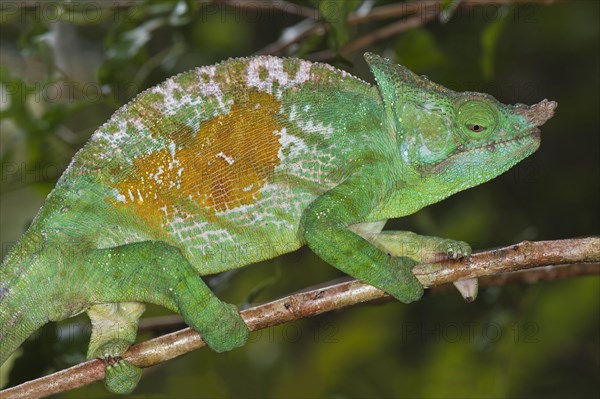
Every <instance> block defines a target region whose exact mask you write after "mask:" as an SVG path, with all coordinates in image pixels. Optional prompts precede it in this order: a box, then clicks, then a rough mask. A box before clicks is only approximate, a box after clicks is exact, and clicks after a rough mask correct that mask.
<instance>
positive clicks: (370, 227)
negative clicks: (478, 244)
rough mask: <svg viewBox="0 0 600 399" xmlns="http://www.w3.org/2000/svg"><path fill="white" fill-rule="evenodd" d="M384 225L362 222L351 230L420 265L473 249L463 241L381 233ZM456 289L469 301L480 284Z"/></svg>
mask: <svg viewBox="0 0 600 399" xmlns="http://www.w3.org/2000/svg"><path fill="white" fill-rule="evenodd" d="M384 224H385V222H383V223H382V222H374V223H360V224H357V225H354V226H350V229H351V230H352V231H354V232H355V233H356V234H358V235H360V236H361V237H363V238H364V239H365V240H367V241H369V242H371V243H372V244H373V245H375V246H376V247H377V248H379V249H381V250H382V251H385V252H387V253H388V254H390V255H391V256H401V257H402V256H403V257H408V258H410V259H412V260H414V261H415V262H417V263H434V262H439V261H440V260H444V259H458V258H463V257H468V256H469V255H470V254H471V247H470V246H469V244H467V243H466V242H464V241H455V240H449V239H445V238H439V237H432V236H421V235H418V234H415V233H413V232H411V231H381V229H382V228H383V225H384ZM454 286H455V287H456V288H457V289H458V291H459V292H460V294H461V295H462V297H463V298H464V299H465V300H466V301H467V302H472V301H473V300H475V298H476V297H477V292H478V289H479V283H478V281H477V279H476V278H473V279H465V280H459V281H455V282H454Z"/></svg>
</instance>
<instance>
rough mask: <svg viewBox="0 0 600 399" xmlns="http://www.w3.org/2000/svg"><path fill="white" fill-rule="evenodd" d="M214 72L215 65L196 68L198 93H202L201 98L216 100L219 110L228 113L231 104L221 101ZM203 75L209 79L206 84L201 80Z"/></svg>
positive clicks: (221, 94) (220, 93) (221, 93)
mask: <svg viewBox="0 0 600 399" xmlns="http://www.w3.org/2000/svg"><path fill="white" fill-rule="evenodd" d="M216 70H217V67H216V66H215V65H210V66H204V67H200V68H196V74H197V75H198V81H199V89H200V93H202V95H203V96H207V97H214V98H215V99H216V100H217V102H218V103H219V107H220V108H221V110H222V111H223V112H224V113H227V112H229V108H230V107H231V103H232V102H229V103H228V104H225V102H224V101H223V92H222V91H221V88H220V87H219V85H218V84H217V83H216V82H215V72H216ZM204 74H206V75H208V77H209V79H208V82H206V83H205V82H204V79H203V78H202V75H204Z"/></svg>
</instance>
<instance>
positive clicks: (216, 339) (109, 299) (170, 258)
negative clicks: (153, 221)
mask: <svg viewBox="0 0 600 399" xmlns="http://www.w3.org/2000/svg"><path fill="white" fill-rule="evenodd" d="M86 266H87V267H88V270H90V275H88V277H89V278H90V280H89V281H90V282H93V284H87V286H88V288H89V289H90V290H92V296H93V303H103V304H105V305H101V306H99V307H96V306H94V307H93V308H90V311H91V313H90V317H91V318H92V323H93V324H94V325H98V326H105V325H107V324H108V325H112V326H113V327H114V325H115V320H116V323H123V324H124V325H123V326H119V327H118V328H117V329H116V330H115V331H118V332H122V333H123V334H124V338H125V339H120V340H118V341H115V340H114V335H113V336H110V334H109V335H101V334H100V333H96V334H93V335H92V342H91V345H90V346H91V348H90V354H93V355H94V356H98V354H99V355H100V357H104V355H105V353H103V352H104V350H103V349H106V348H107V347H108V348H109V349H110V350H111V351H112V352H113V355H111V356H113V357H114V356H117V357H118V356H120V355H122V353H123V352H124V350H125V349H127V346H128V345H125V342H129V343H131V342H133V340H134V339H135V330H136V327H137V318H138V317H139V315H140V314H141V312H142V311H143V309H141V308H139V307H137V308H136V307H135V306H134V305H132V304H131V303H130V302H133V301H139V302H148V303H155V304H158V305H161V306H164V307H166V308H168V309H171V310H173V311H176V312H179V313H180V314H181V315H182V316H183V319H184V321H185V322H186V323H187V324H188V325H189V326H190V327H192V328H193V329H195V330H196V331H198V332H199V333H200V334H201V335H202V338H203V339H204V340H205V342H206V343H207V345H208V346H209V347H210V348H211V349H213V350H215V351H217V352H224V351H228V350H231V349H233V348H236V347H238V346H241V345H243V344H244V343H245V342H246V339H247V336H248V328H247V326H246V324H245V323H244V321H243V320H242V318H241V316H240V315H239V313H238V311H237V308H236V307H235V306H234V305H231V304H227V303H224V302H222V301H220V300H219V299H218V298H217V297H216V296H215V295H214V294H213V292H212V291H211V290H210V288H208V286H206V284H205V283H204V282H203V281H202V279H201V278H200V276H199V275H198V272H197V271H196V270H195V269H194V267H193V266H192V265H191V264H190V263H189V262H188V261H187V259H186V258H185V257H184V256H183V255H182V254H181V252H180V250H179V249H177V248H175V247H173V246H170V245H168V244H166V243H163V242H154V241H145V242H140V243H134V244H128V245H123V246H120V247H116V248H109V249H99V250H95V251H93V252H92V253H91V254H90V255H89V257H88V259H87V265H86ZM116 303H119V305H118V306H117V307H116V309H117V311H115V304H116ZM129 311H131V312H133V314H127V313H128V312H129ZM134 320H135V321H134ZM99 330H100V329H99ZM119 338H121V337H119ZM118 364H119V365H118V366H116V367H113V369H111V370H110V373H109V370H108V368H107V377H108V376H109V374H118V375H114V376H111V377H110V378H111V380H112V381H115V382H116V383H115V384H114V387H116V389H115V390H116V391H117V392H121V393H122V392H123V389H121V387H122V386H125V387H126V388H128V389H129V388H131V389H133V387H135V384H136V383H137V381H135V382H133V381H131V379H132V378H130V377H131V376H130V374H133V377H137V374H135V373H134V371H135V370H133V371H132V368H131V367H133V366H131V367H130V365H128V364H126V362H124V363H121V362H119V363H118ZM123 365H125V366H123ZM138 379H139V377H138ZM120 380H126V381H129V385H127V383H123V382H118V381H120ZM108 383H109V381H108V380H107V386H108V388H109V389H111V388H113V386H111V385H108ZM115 390H113V392H114V391H115Z"/></svg>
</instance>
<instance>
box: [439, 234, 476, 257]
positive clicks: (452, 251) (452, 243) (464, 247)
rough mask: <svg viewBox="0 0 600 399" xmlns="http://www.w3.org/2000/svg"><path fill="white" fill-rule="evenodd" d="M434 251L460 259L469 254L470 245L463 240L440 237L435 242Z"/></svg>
mask: <svg viewBox="0 0 600 399" xmlns="http://www.w3.org/2000/svg"><path fill="white" fill-rule="evenodd" d="M436 250H437V251H436V252H437V253H438V254H440V255H443V256H445V257H447V258H448V259H462V258H468V257H469V256H471V246H470V245H469V244H467V243H466V242H464V241H456V240H450V239H443V238H440V239H439V242H438V243H437V244H436Z"/></svg>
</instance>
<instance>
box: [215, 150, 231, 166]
mask: <svg viewBox="0 0 600 399" xmlns="http://www.w3.org/2000/svg"><path fill="white" fill-rule="evenodd" d="M215 158H222V159H224V160H225V162H227V163H228V164H229V165H233V163H234V162H235V159H233V158H232V157H230V156H229V155H226V154H225V153H224V152H222V151H221V152H219V153H218V154H217V155H215Z"/></svg>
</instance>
